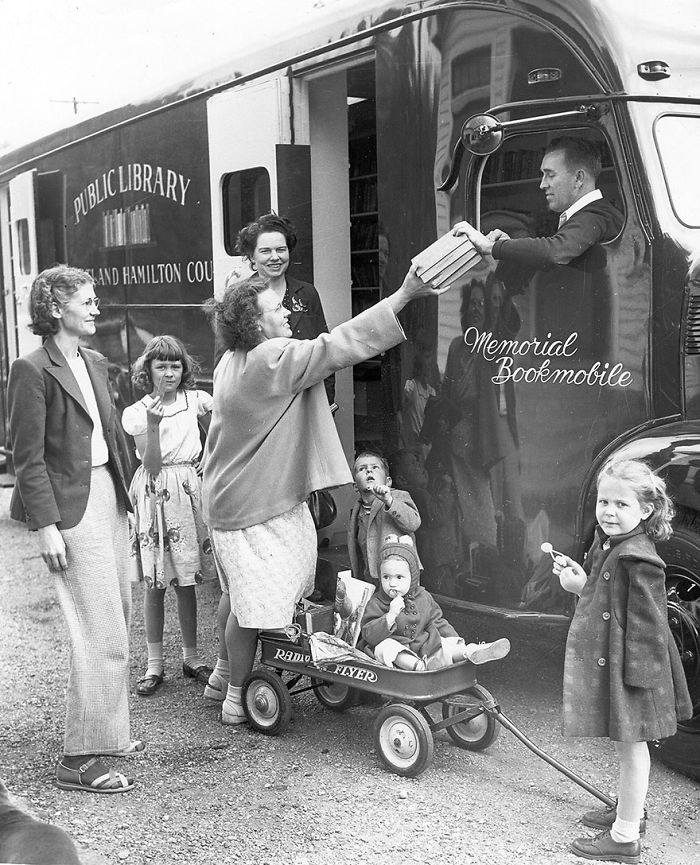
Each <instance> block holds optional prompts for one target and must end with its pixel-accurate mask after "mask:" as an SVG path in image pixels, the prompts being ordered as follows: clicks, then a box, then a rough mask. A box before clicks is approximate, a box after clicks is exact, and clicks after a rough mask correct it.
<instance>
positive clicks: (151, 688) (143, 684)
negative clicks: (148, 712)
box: [136, 673, 165, 697]
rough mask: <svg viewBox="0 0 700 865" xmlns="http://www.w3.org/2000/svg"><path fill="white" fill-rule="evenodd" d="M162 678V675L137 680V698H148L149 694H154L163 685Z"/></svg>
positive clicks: (163, 676)
mask: <svg viewBox="0 0 700 865" xmlns="http://www.w3.org/2000/svg"><path fill="white" fill-rule="evenodd" d="M164 678H165V675H164V674H163V673H160V674H158V675H152V676H143V678H141V679H139V680H138V682H137V683H136V693H137V694H138V695H139V697H150V696H151V694H155V692H156V691H157V690H158V688H160V686H161V685H162V684H163V679H164Z"/></svg>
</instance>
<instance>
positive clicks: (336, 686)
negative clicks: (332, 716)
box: [311, 679, 356, 712]
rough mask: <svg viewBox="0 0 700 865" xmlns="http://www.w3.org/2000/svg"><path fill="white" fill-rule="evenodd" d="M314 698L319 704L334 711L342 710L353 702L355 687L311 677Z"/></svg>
mask: <svg viewBox="0 0 700 865" xmlns="http://www.w3.org/2000/svg"><path fill="white" fill-rule="evenodd" d="M311 684H312V685H313V688H314V694H315V695H316V699H317V700H318V702H319V703H321V705H323V706H325V707H326V708H327V709H332V710H333V711H334V712H343V711H344V710H345V709H347V708H349V707H350V706H352V704H353V703H354V702H355V696H356V694H355V689H354V688H349V687H348V686H347V685H341V684H340V683H339V682H324V681H322V680H321V679H312V680H311Z"/></svg>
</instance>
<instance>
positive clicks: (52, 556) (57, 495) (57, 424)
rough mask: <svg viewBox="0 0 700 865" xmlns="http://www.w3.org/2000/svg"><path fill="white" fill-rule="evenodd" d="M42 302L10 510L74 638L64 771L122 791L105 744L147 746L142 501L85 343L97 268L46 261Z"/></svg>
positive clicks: (15, 412) (20, 381) (12, 409)
mask: <svg viewBox="0 0 700 865" xmlns="http://www.w3.org/2000/svg"><path fill="white" fill-rule="evenodd" d="M30 312H31V319H32V330H33V331H34V333H36V334H38V335H40V336H42V337H44V342H43V345H42V346H41V348H38V349H36V350H35V351H33V352H31V353H30V354H28V355H25V356H24V357H21V358H18V359H17V360H16V361H15V362H14V363H13V365H12V369H11V372H10V380H9V386H8V401H9V413H10V431H11V435H12V443H13V450H12V455H13V461H14V466H15V475H16V478H17V483H16V485H15V489H14V492H13V495H12V502H11V505H10V513H11V516H12V517H13V518H14V519H16V520H21V521H23V522H25V523H26V524H27V527H28V528H29V529H30V531H32V532H35V533H36V536H37V539H38V544H39V550H40V552H41V556H42V558H43V559H44V561H45V562H46V564H47V565H48V568H49V570H50V571H51V572H52V573H54V574H55V575H56V581H55V587H56V593H57V595H58V599H59V602H60V605H61V609H62V612H63V615H64V617H65V620H66V624H67V627H68V631H69V634H70V638H71V647H72V652H71V666H70V673H69V678H68V689H67V694H66V729H65V736H64V748H63V751H64V753H63V757H62V758H61V760H60V761H59V763H58V765H57V767H56V781H57V784H58V786H59V787H61V788H62V789H67V790H87V791H89V792H94V793H121V792H124V791H125V790H130V789H131V788H132V787H133V781H132V780H131V779H130V778H127V777H125V776H124V775H123V774H121V773H120V772H115V771H114V770H113V769H110V768H109V767H107V766H106V765H105V764H104V762H103V760H102V759H101V756H100V755H112V756H124V755H125V754H128V753H132V752H133V751H136V750H141V749H142V748H143V745H142V743H140V742H132V741H131V740H130V737H129V705H128V695H129V691H128V662H129V635H128V631H129V617H130V612H131V586H130V584H129V582H128V578H127V556H128V521H127V515H126V511H127V509H128V508H129V507H130V505H129V496H128V488H127V485H126V481H125V478H124V473H123V470H122V466H121V461H120V457H119V451H118V448H117V438H116V435H117V427H116V424H117V423H118V421H117V416H116V412H115V407H114V403H113V400H112V394H111V389H110V387H109V382H108V379H107V361H106V358H104V357H103V356H102V355H101V354H98V353H97V352H95V351H90V350H89V349H85V348H81V347H80V340H81V338H85V337H90V336H92V335H93V334H94V333H95V319H96V317H97V316H98V315H99V314H100V312H99V309H98V300H97V298H96V297H95V289H94V284H93V281H92V278H91V276H90V275H89V274H88V273H87V272H86V271H84V270H78V269H77V268H72V267H66V266H65V265H58V266H56V267H52V268H49V269H48V270H45V271H43V272H42V273H40V274H39V276H37V278H36V279H35V280H34V283H33V285H32V290H31V295H30Z"/></svg>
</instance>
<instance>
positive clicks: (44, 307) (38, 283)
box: [29, 264, 94, 337]
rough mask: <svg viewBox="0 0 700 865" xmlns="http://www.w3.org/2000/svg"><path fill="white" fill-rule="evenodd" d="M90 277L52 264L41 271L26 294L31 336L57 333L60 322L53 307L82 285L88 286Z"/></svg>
mask: <svg viewBox="0 0 700 865" xmlns="http://www.w3.org/2000/svg"><path fill="white" fill-rule="evenodd" d="M93 283H94V280H93V278H92V277H91V276H90V274H89V273H88V272H87V270H81V269H80V268H79V267H68V265H67V264H55V265H54V266H53V267H49V268H47V269H46V270H42V271H41V273H40V274H39V275H38V276H37V277H36V279H35V280H34V282H33V283H32V288H31V291H30V293H29V315H30V317H31V324H30V325H29V326H30V328H31V331H32V333H35V334H36V335H37V336H43V337H47V336H53V335H54V334H56V333H58V330H59V328H60V326H61V320H60V319H59V318H56V316H55V315H54V313H55V312H56V307H57V306H61V305H62V304H64V303H68V301H69V300H70V299H71V297H72V296H73V295H74V294H75V293H76V291H78V289H79V288H82V286H83V285H92V284H93Z"/></svg>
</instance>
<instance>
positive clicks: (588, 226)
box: [452, 137, 623, 270]
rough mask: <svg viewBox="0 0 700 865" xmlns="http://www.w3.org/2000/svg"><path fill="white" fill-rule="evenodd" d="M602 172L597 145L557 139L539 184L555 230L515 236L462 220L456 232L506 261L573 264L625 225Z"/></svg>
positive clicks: (540, 266) (543, 165) (544, 160)
mask: <svg viewBox="0 0 700 865" xmlns="http://www.w3.org/2000/svg"><path fill="white" fill-rule="evenodd" d="M600 171H601V160H600V153H599V151H598V148H597V147H596V145H595V144H592V143H591V142H589V141H586V140H585V139H582V138H571V137H563V138H556V139H554V140H553V141H552V142H551V144H550V145H549V146H548V147H547V149H546V151H545V154H544V157H543V158H542V163H541V165H540V172H541V174H542V180H541V181H540V189H541V190H542V191H543V192H544V194H545V198H546V199H547V206H548V208H549V209H550V210H551V211H553V212H554V213H558V214H559V227H558V229H557V231H556V234H553V235H552V236H551V237H521V238H513V239H511V238H510V237H509V235H508V234H506V232H505V231H501V229H499V228H495V229H494V230H493V231H490V232H489V233H488V234H487V235H484V234H482V233H481V232H480V231H477V230H476V229H475V228H473V227H472V226H471V225H469V223H468V222H458V223H457V224H456V225H455V226H454V228H453V229H452V233H453V234H455V235H465V234H466V235H467V237H468V238H469V240H470V241H471V242H472V244H473V245H474V247H475V248H476V250H477V251H478V252H480V253H481V254H482V255H491V256H493V258H494V259H496V260H497V261H502V262H504V263H508V264H516V265H520V266H525V267H529V268H532V269H535V270H549V269H550V268H552V267H554V266H555V265H561V264H569V263H570V262H571V261H573V260H574V259H576V258H578V257H579V256H581V255H583V254H584V253H585V252H586V251H587V250H588V249H590V248H591V247H592V246H594V245H595V244H597V243H605V242H606V241H609V240H612V239H613V238H614V237H616V236H617V235H618V234H619V232H620V228H621V227H622V222H623V217H622V214H621V213H620V212H619V210H617V209H616V208H615V207H613V205H612V204H610V202H608V201H606V199H604V198H603V194H602V192H601V191H600V189H598V188H597V186H596V184H597V182H598V176H599V175H600Z"/></svg>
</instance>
